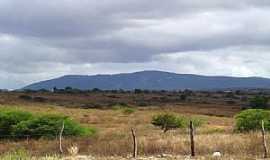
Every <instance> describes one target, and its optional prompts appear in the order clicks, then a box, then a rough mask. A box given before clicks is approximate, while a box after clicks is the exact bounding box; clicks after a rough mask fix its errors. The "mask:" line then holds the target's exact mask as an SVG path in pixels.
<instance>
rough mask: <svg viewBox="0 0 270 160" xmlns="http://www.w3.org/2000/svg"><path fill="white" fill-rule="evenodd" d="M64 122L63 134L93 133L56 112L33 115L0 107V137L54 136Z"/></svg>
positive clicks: (90, 129) (91, 130) (92, 130)
mask: <svg viewBox="0 0 270 160" xmlns="http://www.w3.org/2000/svg"><path fill="white" fill-rule="evenodd" d="M63 124H64V132H63V136H86V135H92V134H94V133H95V130H94V129H92V128H86V127H82V126H81V125H80V124H79V123H77V122H75V121H74V120H72V119H70V118H69V117H66V116H62V115H56V114H40V115H33V114H31V113H30V112H26V111H21V110H10V109H1V111H0V137H1V136H2V138H25V137H26V136H27V137H29V138H41V137H43V138H55V136H57V135H58V134H59V131H60V130H61V128H62V125H63Z"/></svg>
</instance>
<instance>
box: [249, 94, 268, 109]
mask: <svg viewBox="0 0 270 160" xmlns="http://www.w3.org/2000/svg"><path fill="white" fill-rule="evenodd" d="M268 101H269V99H268V98H267V97H265V96H255V97H254V98H252V99H250V101H249V106H250V107H251V108H253V109H265V108H267V107H268Z"/></svg>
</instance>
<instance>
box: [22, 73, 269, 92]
mask: <svg viewBox="0 0 270 160" xmlns="http://www.w3.org/2000/svg"><path fill="white" fill-rule="evenodd" d="M67 86H70V87H72V88H77V89H81V90H87V89H93V88H99V89H102V90H114V89H124V90H133V89H136V88H137V89H148V90H179V89H181V90H183V89H191V90H212V89H229V88H230V89H233V88H235V89H236V88H270V79H267V78H259V77H247V78H243V77H225V76H200V75H192V74H176V73H169V72H161V71H142V72H135V73H125V74H114V75H93V76H82V75H67V76H63V77H60V78H57V79H52V80H47V81H42V82H38V83H34V84H31V85H29V86H26V87H24V88H23V89H31V90H39V89H48V90H50V89H52V88H54V87H57V88H59V89H60V88H65V87H67Z"/></svg>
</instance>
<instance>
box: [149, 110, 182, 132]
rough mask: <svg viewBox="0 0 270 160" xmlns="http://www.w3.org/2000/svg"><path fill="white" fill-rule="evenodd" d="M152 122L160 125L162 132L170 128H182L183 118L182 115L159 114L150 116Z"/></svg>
mask: <svg viewBox="0 0 270 160" xmlns="http://www.w3.org/2000/svg"><path fill="white" fill-rule="evenodd" d="M152 124H153V125H155V126H158V127H160V128H161V129H162V130H163V132H164V133H166V132H167V131H169V130H171V129H176V128H184V127H185V120H184V118H183V117H179V116H176V115H174V114H169V113H165V114H159V115H156V116H154V117H153V118H152Z"/></svg>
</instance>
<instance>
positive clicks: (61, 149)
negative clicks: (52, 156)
mask: <svg viewBox="0 0 270 160" xmlns="http://www.w3.org/2000/svg"><path fill="white" fill-rule="evenodd" d="M64 129H65V122H64V121H63V125H62V128H61V131H60V134H59V150H60V153H63V147H62V136H63V132H64Z"/></svg>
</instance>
